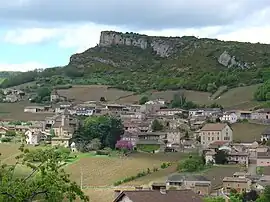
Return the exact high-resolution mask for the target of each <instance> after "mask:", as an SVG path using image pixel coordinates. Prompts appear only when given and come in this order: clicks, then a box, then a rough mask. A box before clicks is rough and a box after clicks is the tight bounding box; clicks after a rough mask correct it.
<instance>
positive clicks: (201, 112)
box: [189, 108, 222, 117]
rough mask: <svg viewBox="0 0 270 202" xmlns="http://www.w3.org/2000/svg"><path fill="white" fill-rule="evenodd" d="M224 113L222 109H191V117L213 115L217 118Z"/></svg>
mask: <svg viewBox="0 0 270 202" xmlns="http://www.w3.org/2000/svg"><path fill="white" fill-rule="evenodd" d="M221 112H222V111H221V109H220V108H201V109H190V110H189V117H196V116H204V117H211V116H213V115H215V116H217V115H218V114H220V113H221Z"/></svg>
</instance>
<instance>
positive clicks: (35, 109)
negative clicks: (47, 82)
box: [24, 106, 45, 113]
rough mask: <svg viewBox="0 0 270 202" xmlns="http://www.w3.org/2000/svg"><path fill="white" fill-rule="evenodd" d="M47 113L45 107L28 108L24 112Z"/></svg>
mask: <svg viewBox="0 0 270 202" xmlns="http://www.w3.org/2000/svg"><path fill="white" fill-rule="evenodd" d="M43 111H45V107H44V106H27V107H25V108H24V112H29V113H37V112H43Z"/></svg>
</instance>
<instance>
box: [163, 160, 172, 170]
mask: <svg viewBox="0 0 270 202" xmlns="http://www.w3.org/2000/svg"><path fill="white" fill-rule="evenodd" d="M171 165H172V163H171V162H163V163H162V164H161V166H160V168H161V169H165V168H168V167H169V166H171Z"/></svg>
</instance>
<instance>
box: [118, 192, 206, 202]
mask: <svg viewBox="0 0 270 202" xmlns="http://www.w3.org/2000/svg"><path fill="white" fill-rule="evenodd" d="M124 196H127V197H128V198H129V199H130V200H131V201H133V202H146V201H147V202H203V200H202V198H201V197H200V196H199V195H197V194H195V193H194V192H193V191H191V190H167V191H166V192H164V193H161V192H160V191H156V190H136V191H123V192H121V194H119V195H118V197H117V198H116V199H115V200H114V202H118V201H120V200H121V199H122V198H123V197H124Z"/></svg>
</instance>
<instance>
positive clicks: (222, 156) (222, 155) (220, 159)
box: [214, 150, 228, 164]
mask: <svg viewBox="0 0 270 202" xmlns="http://www.w3.org/2000/svg"><path fill="white" fill-rule="evenodd" d="M227 157H228V154H227V152H226V151H224V150H218V151H217V152H216V154H215V156H214V159H215V162H216V164H226V163H227V162H228V160H227Z"/></svg>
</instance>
